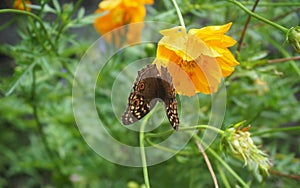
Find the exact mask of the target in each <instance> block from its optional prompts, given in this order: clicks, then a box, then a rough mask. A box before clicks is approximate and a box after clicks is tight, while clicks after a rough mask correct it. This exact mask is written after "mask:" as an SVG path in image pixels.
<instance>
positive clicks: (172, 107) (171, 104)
mask: <svg viewBox="0 0 300 188" xmlns="http://www.w3.org/2000/svg"><path fill="white" fill-rule="evenodd" d="M165 107H166V114H167V116H168V119H169V122H170V124H171V126H172V127H173V129H175V130H178V128H179V117H178V110H177V108H178V104H177V100H176V97H175V98H173V99H169V100H168V101H165Z"/></svg>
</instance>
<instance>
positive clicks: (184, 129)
mask: <svg viewBox="0 0 300 188" xmlns="http://www.w3.org/2000/svg"><path fill="white" fill-rule="evenodd" d="M197 129H210V130H213V131H215V132H217V133H219V134H221V135H223V134H224V131H222V130H221V129H218V128H216V127H213V126H210V125H195V126H190V127H181V128H180V129H179V130H178V131H194V130H197ZM173 132H174V130H173V129H170V130H168V131H165V132H161V133H148V134H146V137H163V136H166V135H169V134H171V133H173Z"/></svg>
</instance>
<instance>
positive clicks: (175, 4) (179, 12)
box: [172, 0, 185, 28]
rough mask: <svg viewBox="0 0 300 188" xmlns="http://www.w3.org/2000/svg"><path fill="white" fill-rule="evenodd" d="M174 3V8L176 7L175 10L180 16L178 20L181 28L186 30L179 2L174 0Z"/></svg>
mask: <svg viewBox="0 0 300 188" xmlns="http://www.w3.org/2000/svg"><path fill="white" fill-rule="evenodd" d="M172 2H173V4H174V7H175V9H176V12H177V15H178V18H179V21H180V24H181V26H182V27H184V28H185V24H184V20H183V17H182V14H181V11H180V9H179V7H178V5H177V2H176V0H172Z"/></svg>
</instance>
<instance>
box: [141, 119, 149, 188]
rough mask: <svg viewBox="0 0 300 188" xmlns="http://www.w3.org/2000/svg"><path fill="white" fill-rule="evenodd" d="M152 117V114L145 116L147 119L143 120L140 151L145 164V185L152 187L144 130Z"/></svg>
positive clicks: (147, 187)
mask: <svg viewBox="0 0 300 188" xmlns="http://www.w3.org/2000/svg"><path fill="white" fill-rule="evenodd" d="M149 118H150V115H148V116H146V117H145V120H144V121H143V123H142V125H141V129H140V152H141V159H142V164H143V174H144V181H145V186H146V188H150V183H149V176H148V168H147V159H146V152H145V145H144V138H145V134H144V130H145V126H146V123H147V121H148V119H149Z"/></svg>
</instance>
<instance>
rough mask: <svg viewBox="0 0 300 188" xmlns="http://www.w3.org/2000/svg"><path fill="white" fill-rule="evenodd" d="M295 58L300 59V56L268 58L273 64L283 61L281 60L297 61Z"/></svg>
mask: <svg viewBox="0 0 300 188" xmlns="http://www.w3.org/2000/svg"><path fill="white" fill-rule="evenodd" d="M295 60H300V56H295V57H288V58H279V59H271V60H268V61H267V62H268V63H270V64H272V63H281V62H285V61H295Z"/></svg>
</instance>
